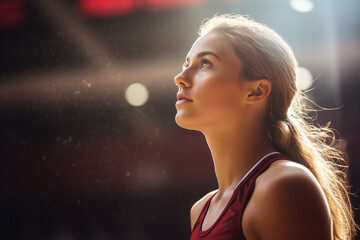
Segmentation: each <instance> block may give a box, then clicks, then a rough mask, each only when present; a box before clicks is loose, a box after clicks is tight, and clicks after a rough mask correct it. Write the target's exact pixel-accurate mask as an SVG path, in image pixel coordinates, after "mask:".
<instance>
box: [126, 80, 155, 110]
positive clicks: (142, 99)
mask: <svg viewBox="0 0 360 240" xmlns="http://www.w3.org/2000/svg"><path fill="white" fill-rule="evenodd" d="M125 98H126V101H127V102H128V103H129V104H130V105H132V106H134V107H139V106H142V105H144V104H145V103H146V102H147V100H148V99H149V91H148V89H147V88H146V86H145V85H143V84H141V83H133V84H131V85H129V86H128V87H127V88H126V91H125Z"/></svg>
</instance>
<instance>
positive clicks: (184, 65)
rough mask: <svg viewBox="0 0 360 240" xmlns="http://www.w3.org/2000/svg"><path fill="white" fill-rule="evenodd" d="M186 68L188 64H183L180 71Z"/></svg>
mask: <svg viewBox="0 0 360 240" xmlns="http://www.w3.org/2000/svg"><path fill="white" fill-rule="evenodd" d="M188 66H189V64H188V63H186V62H185V63H184V64H183V65H182V69H183V70H184V69H186V68H187V67H188Z"/></svg>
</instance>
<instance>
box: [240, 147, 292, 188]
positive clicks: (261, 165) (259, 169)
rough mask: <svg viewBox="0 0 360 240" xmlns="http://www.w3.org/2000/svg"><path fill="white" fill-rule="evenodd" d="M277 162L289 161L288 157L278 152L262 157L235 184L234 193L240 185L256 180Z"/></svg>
mask: <svg viewBox="0 0 360 240" xmlns="http://www.w3.org/2000/svg"><path fill="white" fill-rule="evenodd" d="M277 160H289V161H293V160H291V159H290V158H289V157H288V156H286V155H285V154H282V153H279V152H271V153H269V154H267V155H265V156H264V157H262V158H261V159H260V160H259V161H258V162H257V163H256V164H255V165H254V166H253V167H252V168H251V169H250V170H249V171H248V172H247V173H246V174H245V176H244V177H243V178H242V179H241V180H240V182H239V183H238V184H237V186H236V188H235V191H236V190H237V189H238V188H240V185H242V184H244V183H248V182H249V180H250V179H252V178H254V177H255V178H257V177H258V176H259V175H260V174H261V173H263V172H264V171H265V170H266V169H267V168H268V167H269V166H270V165H271V164H272V163H273V162H275V161H277Z"/></svg>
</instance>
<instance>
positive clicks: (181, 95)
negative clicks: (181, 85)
mask: <svg viewBox="0 0 360 240" xmlns="http://www.w3.org/2000/svg"><path fill="white" fill-rule="evenodd" d="M176 97H177V100H178V101H181V100H186V101H189V102H192V101H193V100H192V99H191V98H189V97H188V96H186V95H185V94H184V93H178V94H177V95H176Z"/></svg>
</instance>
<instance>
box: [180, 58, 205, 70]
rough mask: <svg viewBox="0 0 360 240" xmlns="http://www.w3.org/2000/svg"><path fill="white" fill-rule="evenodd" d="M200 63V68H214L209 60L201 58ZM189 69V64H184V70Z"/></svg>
mask: <svg viewBox="0 0 360 240" xmlns="http://www.w3.org/2000/svg"><path fill="white" fill-rule="evenodd" d="M200 63H201V64H200V68H203V65H204V64H209V65H210V67H211V66H212V63H211V62H210V61H209V60H208V59H207V58H201V60H200ZM187 67H189V64H186V63H184V64H183V69H185V68H187Z"/></svg>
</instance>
